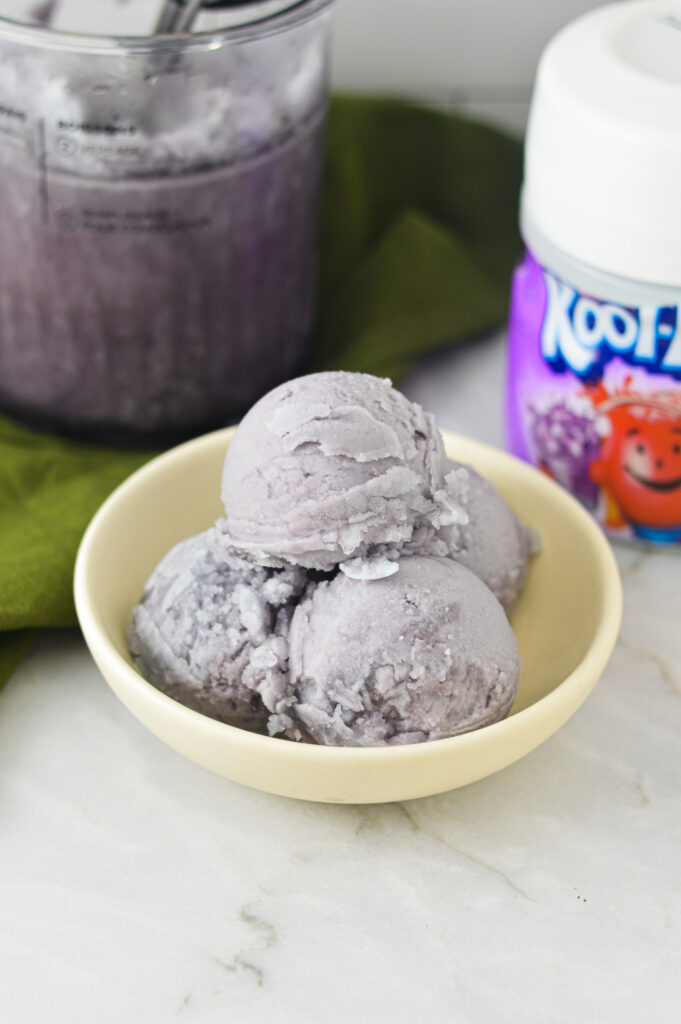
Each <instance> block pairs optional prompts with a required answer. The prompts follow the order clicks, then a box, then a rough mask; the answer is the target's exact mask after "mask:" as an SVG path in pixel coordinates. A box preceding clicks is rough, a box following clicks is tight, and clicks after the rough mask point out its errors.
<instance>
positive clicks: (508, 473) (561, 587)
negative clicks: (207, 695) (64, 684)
mask: <svg viewBox="0 0 681 1024" xmlns="http://www.w3.org/2000/svg"><path fill="white" fill-rule="evenodd" d="M233 433H234V428H230V429H228V430H221V431H217V432H216V433H213V434H208V435H206V436H205V437H200V438H198V439H197V440H195V441H190V442H188V443H187V444H183V445H181V446H180V447H179V448H175V449H173V450H172V451H169V452H167V453H166V454H165V455H161V456H160V457H159V458H156V459H154V460H153V461H152V462H150V463H148V464H147V465H146V466H144V467H143V468H142V469H140V470H138V471H137V472H136V473H134V474H133V475H132V476H131V477H130V478H129V479H128V480H126V481H125V483H123V484H122V485H121V486H120V487H119V488H118V489H117V490H116V491H114V493H113V494H112V495H111V496H110V497H109V498H108V500H107V501H106V502H105V503H104V504H103V505H102V507H101V508H100V509H99V511H98V512H97V514H96V515H95V517H94V519H93V520H92V522H91V523H90V525H89V527H88V529H87V531H86V533H85V536H84V537H83V541H82V543H81V546H80V550H79V552H78V558H77V562H76V572H75V598H76V609H77V612H78V618H79V620H80V624H81V627H82V630H83V634H84V636H85V640H86V642H87V644H88V646H89V648H90V651H91V652H92V656H93V657H94V659H95V661H96V662H97V665H98V666H99V668H100V670H101V672H102V675H103V676H104V678H105V679H106V681H107V682H108V684H109V686H110V687H111V688H112V690H113V691H114V693H116V695H117V696H118V697H119V698H120V699H121V700H122V701H123V703H124V704H125V705H126V706H127V707H128V708H129V710H130V711H131V712H132V713H133V714H134V715H135V717H136V718H138V719H139V720H140V722H142V723H143V724H144V725H145V726H146V727H147V728H148V729H150V730H151V731H152V732H153V733H154V734H155V735H156V736H158V737H159V738H160V739H162V740H163V741H164V742H165V743H167V744H168V745H169V746H171V747H173V748H174V749H175V750H177V751H179V752H180V753H181V754H184V756H185V757H188V758H190V759H191V760H192V761H195V762H196V763H197V764H200V765H203V766H204V767H205V768H208V769H210V770H211V771H213V772H216V773H217V774H219V775H224V776H226V777H227V778H229V779H233V780H234V781H236V782H241V783H243V784H244V785H246V786H252V787H254V788H256V789H262V790H266V791H267V792H270V793H278V794H281V795H284V796H291V797H297V798H298V799H304V800H320V801H327V802H333V803H374V802H382V801H392V800H409V799H412V798H414V797H421V796H428V795H431V794H434V793H441V792H444V791H445V790H448V789H454V788H456V787H457V786H464V785H466V784H467V783H469V782H473V781H475V780H477V779H482V778H484V777H485V776H487V775H490V774H492V772H496V771H498V770H499V769H500V768H504V767H506V765H509V764H511V763H512V762H513V761H517V760H518V759H519V758H521V757H523V756H524V755H525V754H527V753H529V751H531V750H533V749H534V748H535V747H537V746H539V744H540V743H543V741H544V740H546V739H548V737H549V736H551V734H552V733H554V732H555V731H556V730H557V729H558V728H560V726H561V725H563V723H564V722H565V721H566V720H567V719H568V718H569V717H570V716H571V715H572V714H573V713H574V712H575V711H576V709H577V708H578V707H579V706H580V704H581V703H582V702H583V701H584V700H585V698H586V697H587V695H588V694H589V692H590V691H591V689H592V688H593V687H594V686H595V684H596V682H597V680H598V678H599V676H600V675H601V673H602V671H603V668H604V667H605V664H606V662H607V660H608V658H609V656H610V654H611V652H612V649H613V647H614V644H615V640H616V638H617V634H618V631H619V626H620V620H621V609H622V594H621V586H620V579H619V574H618V571H617V566H616V564H615V560H614V558H613V555H612V552H611V550H610V546H609V544H608V542H607V541H606V539H605V537H604V536H603V534H602V533H601V531H600V529H599V527H598V526H596V524H595V523H594V521H593V520H592V519H591V517H590V516H589V515H588V514H587V513H586V512H585V511H584V509H583V508H582V507H581V506H580V505H579V504H578V502H576V501H575V500H574V498H572V497H571V496H570V495H569V494H568V493H567V492H566V491H564V490H563V489H562V488H560V487H558V486H557V485H556V484H554V483H552V482H551V481H550V480H548V479H547V478H546V477H544V476H542V474H541V473H539V472H537V471H536V470H535V469H532V468H531V467H530V466H528V465H526V464H525V463H524V462H521V461H519V460H518V459H515V458H513V457H512V456H510V455H506V454H505V453H503V452H501V451H498V450H496V449H494V448H490V447H488V446H487V445H483V444H480V443H479V442H477V441H471V440H469V439H467V438H464V437H457V436H455V435H452V434H447V433H443V437H444V441H445V447H446V449H447V454H448V455H449V456H450V457H451V458H453V459H456V460H458V461H460V462H466V463H470V464H472V465H473V466H475V468H476V469H477V470H479V472H481V473H482V474H483V475H484V476H486V477H488V478H489V479H490V480H491V481H492V482H493V483H494V484H496V486H497V487H498V488H499V490H500V491H501V492H502V494H503V495H504V496H505V497H506V499H507V501H508V502H509V504H510V505H511V506H512V508H513V509H514V510H515V512H516V513H517V514H518V515H519V516H520V517H521V518H522V519H523V520H524V521H525V522H526V523H529V524H531V525H533V526H536V527H538V528H539V530H540V532H541V534H542V539H543V547H542V551H541V552H540V554H538V555H537V556H536V557H535V558H534V559H533V561H532V563H531V565H530V569H529V572H528V577H527V581H526V584H525V588H524V590H523V593H522V595H521V597H520V600H519V602H518V605H517V607H516V610H515V613H514V615H513V619H512V625H513V629H514V631H515V633H516V636H517V639H518V646H519V648H520V656H521V660H522V664H523V671H522V674H521V679H520V687H519V690H518V695H517V697H516V700H515V703H514V705H513V708H512V709H511V713H510V715H509V716H508V718H506V719H505V720H504V721H503V722H498V723H497V724H495V725H490V726H486V727H485V728H483V729H479V730H478V731H477V732H470V733H466V734H465V735H463V736H456V737H453V738H452V739H446V740H435V741H433V742H432V743H418V744H412V745H408V746H397V747H369V748H366V747H365V748H354V747H353V748H347V747H323V746H313V745H309V744H296V743H292V742H288V741H287V740H283V739H278V738H270V737H267V736H260V735H256V734H254V733H249V732H246V731H245V730H242V729H236V728H234V727H232V726H229V725H225V724H223V723H221V722H216V721H214V720H213V719H212V718H207V717H206V716H205V715H201V714H199V713H198V712H196V711H191V710H190V709H189V708H186V707H184V705H182V704H178V703H177V702H176V701H174V700H172V699H171V698H170V697H167V696H165V694H163V693H161V692H160V691H159V690H157V689H156V688H155V687H153V686H152V685H151V684H150V683H148V682H147V681H146V680H145V679H144V678H143V677H142V676H141V675H140V674H139V673H138V672H137V671H136V669H135V667H134V665H133V663H132V659H131V657H130V654H129V652H128V649H127V646H126V642H125V629H126V626H127V624H128V622H129V621H130V616H131V612H132V608H133V606H134V605H135V604H136V603H137V601H139V599H140V597H141V596H142V592H143V589H144V582H145V580H146V579H147V578H148V576H149V575H150V573H151V572H152V570H153V568H154V567H155V565H156V564H157V563H158V561H159V560H160V559H161V558H162V556H163V555H164V554H165V553H166V552H167V551H168V550H169V548H170V547H172V545H174V544H176V543H177V542H178V541H179V540H182V539H183V538H184V537H188V536H189V535H191V534H194V533H198V532H200V531H201V530H204V529H206V528H207V527H208V526H210V525H211V524H212V523H213V522H214V521H215V519H217V518H218V516H220V515H221V514H223V509H222V506H221V503H220V498H219V492H220V477H221V471H222V463H223V460H224V456H225V452H226V450H227V446H228V444H229V441H230V439H231V437H232V435H233Z"/></svg>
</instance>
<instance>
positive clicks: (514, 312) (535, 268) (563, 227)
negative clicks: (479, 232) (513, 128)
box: [507, 0, 681, 543]
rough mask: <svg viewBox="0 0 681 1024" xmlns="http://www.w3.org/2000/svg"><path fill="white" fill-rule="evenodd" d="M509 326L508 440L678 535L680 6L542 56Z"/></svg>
mask: <svg viewBox="0 0 681 1024" xmlns="http://www.w3.org/2000/svg"><path fill="white" fill-rule="evenodd" d="M521 229H522V233H523V237H524V240H525V243H526V247H527V249H526V254H525V258H524V261H523V262H522V264H521V265H520V266H519V267H518V269H517V270H516V272H515V276H514V280H513V293H512V301H511V317H510V326H509V363H508V391H507V428H508V440H509V445H510V447H511V449H512V451H513V452H515V454H517V455H519V456H521V457H522V458H524V459H527V460H528V461H529V462H532V463H534V464H535V465H536V466H538V467H539V468H540V469H542V470H543V471H544V472H545V473H547V474H548V475H549V476H551V477H553V478H554V479H555V480H557V481H558V482H560V483H561V484H563V485H564V486H565V487H567V488H568V489H569V490H570V491H572V493H573V494H574V495H575V497H577V498H578V499H579V500H580V501H581V502H582V503H583V504H584V505H585V506H586V507H587V508H589V509H590V510H591V511H592V512H593V514H594V515H595V516H596V518H597V519H598V520H599V521H600V522H601V523H602V524H603V526H604V527H605V528H606V529H607V530H608V531H609V532H611V533H612V534H614V535H617V536H622V537H628V538H641V539H645V540H650V541H657V542H659V543H681V322H680V320H681V318H680V317H679V307H680V306H681V2H680V0H643V2H627V3H619V4H613V5H610V6H607V7H602V8H599V9H598V10H596V11H594V12H592V13H590V14H588V15H586V16H585V17H583V18H580V19H579V20H577V21H576V22H574V23H572V24H571V25H569V26H568V27H567V28H565V29H564V30H563V31H561V32H560V33H559V34H558V35H557V36H556V37H555V38H554V39H553V41H552V42H551V43H550V44H549V46H548V47H547V49H546V51H545V52H544V54H543V56H542V59H541V62H540V65H539V70H538V73H537V79H536V83H535V89H534V95H533V99H532V107H531V112H530V122H529V127H528V135H527V142H526V150H525V180H524V186H523V195H522V202H521Z"/></svg>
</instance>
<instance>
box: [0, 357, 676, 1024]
mask: <svg viewBox="0 0 681 1024" xmlns="http://www.w3.org/2000/svg"><path fill="white" fill-rule="evenodd" d="M502 376H503V352H502V341H501V339H492V340H491V341H488V342H484V343H479V344H478V345H475V346H471V347H470V348H469V349H467V350H464V351H461V352H458V353H448V354H446V355H443V356H438V357H433V358H431V359H429V360H427V361H426V362H424V363H423V364H422V365H421V366H420V367H419V369H418V371H417V372H415V373H414V374H413V375H412V376H411V378H410V380H409V381H408V383H407V388H406V390H407V391H408V393H409V395H410V396H411V397H413V398H416V399H418V400H419V401H421V402H422V403H423V404H424V405H426V406H427V407H428V408H430V409H432V410H433V411H434V412H435V413H436V414H437V415H438V418H439V421H440V423H441V425H442V426H444V427H449V428H451V429H453V430H458V431H460V432H462V433H467V434H470V435H473V436H476V437H479V438H481V439H483V440H485V441H489V442H492V443H497V444H499V443H501V440H502V433H501V410H500V408H499V402H500V399H499V396H500V393H501V392H500V388H501V380H502ZM617 557H618V561H619V564H620V567H621V569H622V574H623V579H624V590H625V610H624V625H623V630H622V637H621V640H620V642H619V644H618V647H617V649H616V651H615V654H614V656H613V658H612V660H611V662H610V664H609V666H608V668H607V670H606V672H605V675H604V677H603V679H602V681H601V682H600V684H599V685H598V686H597V688H596V690H595V692H594V693H593V695H592V696H591V697H590V698H589V700H588V701H587V702H586V704H585V705H584V706H583V708H581V709H580V711H579V712H578V713H577V714H576V715H575V717H574V718H573V719H572V720H571V721H570V722H569V723H568V724H567V725H566V726H565V727H564V728H563V729H562V730H561V731H560V732H559V733H558V734H557V735H556V736H555V737H553V738H552V739H551V740H550V741H549V742H547V743H546V744H545V745H544V746H543V747H541V748H540V749H539V750H537V751H535V752H534V753H533V754H531V755H530V756H529V757H526V758H525V759H524V760H522V761H520V762H519V763H518V764H516V765H514V766H512V767H511V768H508V769H506V770H505V771H504V772H501V773H500V774H498V775H496V776H493V777H492V778H489V779H487V780H485V781H483V782H480V783H477V784H475V785H472V786H469V787H468V788H466V789H463V790H458V791H456V792H452V793H449V794H445V795H443V796H438V797H433V798H430V799H427V800H418V801H413V802H410V803H408V804H389V805H383V806H375V807H372V806H368V807H343V806H323V805H315V804H306V803H298V802H295V801H290V800H285V799H281V798H278V797H272V796H268V795H266V794H263V793H258V792H254V791H250V790H247V789H243V788H241V787H240V786H238V785H235V784H232V783H230V782H227V781H225V780H223V779H220V778H217V777H215V776H212V775H210V774H209V773H207V772H206V771H204V770H202V769H201V768H198V767H196V766H195V765H193V764H190V763H189V762H187V761H184V760H183V759H182V758H181V757H180V756H179V755H178V754H175V753H174V752H173V751H172V750H169V749H168V748H166V747H164V746H163V745H162V744H161V743H160V742H159V741H158V740H157V739H155V738H154V737H153V736H152V735H151V734H150V733H148V732H146V731H145V730H144V729H143V728H142V726H141V725H139V723H138V722H137V721H136V720H135V719H134V718H132V716H131V715H130V714H129V713H128V712H127V711H126V710H125V708H124V707H123V706H122V705H120V704H119V703H118V702H117V700H116V698H115V697H114V696H113V694H112V693H111V692H110V691H109V690H108V688H107V687H106V685H105V683H104V682H103V680H102V678H101V677H100V675H99V673H98V672H97V670H96V668H95V667H94V665H93V663H92V661H91V660H90V657H89V655H88V653H87V651H86V649H85V647H84V645H83V643H82V641H81V640H80V639H79V637H78V636H77V635H76V634H75V633H65V634H62V635H57V634H51V635H48V636H46V637H44V638H43V639H41V641H40V642H39V643H38V645H37V646H36V648H35V650H34V651H33V653H32V654H31V655H30V657H29V658H28V659H27V660H26V661H25V663H24V664H23V665H22V666H21V667H20V669H19V670H18V671H17V673H16V674H15V676H14V678H13V679H12V680H11V681H10V683H9V684H8V686H7V687H6V689H5V690H4V691H3V692H2V694H0V765H1V767H0V828H1V833H0V835H1V838H0V908H1V911H0V920H1V922H2V927H1V928H0V1019H1V1020H2V1021H3V1022H5V1021H6V1022H8V1024H44V1022H50V1024H62V1022H63V1024H132V1022H134V1024H140V1022H143V1024H156V1022H159V1024H161V1022H163V1024H165V1022H169V1021H174V1020H175V1019H177V1020H178V1021H182V1022H186V1024H213V1022H215V1024H218V1022H219V1024H224V1022H229V1024H233V1022H234V1024H240V1022H242V1021H248V1022H249V1024H250V1022H253V1024H257V1022H260V1021H263V1022H265V1021H266V1022H273V1021H274V1022H277V1024H279V1022H284V1024H287V1022H289V1021H290V1022H296V1024H297V1022H308V1021H310V1022H314V1024H317V1022H320V1024H327V1022H329V1024H336V1022H344V1024H345V1022H351V1024H357V1022H360V1024H363V1022H372V1024H373V1022H383V1021H390V1022H398V1024H401V1022H405V1024H406V1022H410V1024H411V1022H421V1021H436V1022H440V1021H443V1022H445V1021H446V1022H454V1024H458V1022H465V1024H469V1022H470V1024H486V1022H494V1024H534V1022H537V1024H554V1022H556V1024H557V1022H560V1024H563V1022H565V1024H590V1022H594V1024H611V1022H612V1024H630V1022H631V1024H641V1022H646V1024H648V1022H654V1024H667V1022H669V1024H672V1022H673V1024H677V1022H678V1021H679V1019H681V1017H680V1015H681V1009H680V1007H681V859H680V857H679V850H680V849H681V845H680V844H681V629H680V628H679V611H680V610H681V591H680V589H679V570H680V569H681V560H680V559H679V555H678V553H671V552H665V551H656V552H643V551H641V550H638V549H626V548H619V549H618V550H617Z"/></svg>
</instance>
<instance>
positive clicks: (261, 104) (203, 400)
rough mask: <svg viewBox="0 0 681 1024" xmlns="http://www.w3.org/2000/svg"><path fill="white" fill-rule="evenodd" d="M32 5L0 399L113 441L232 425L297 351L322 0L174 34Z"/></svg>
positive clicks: (322, 52) (15, 158)
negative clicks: (65, 24) (103, 26)
mask: <svg viewBox="0 0 681 1024" xmlns="http://www.w3.org/2000/svg"><path fill="white" fill-rule="evenodd" d="M109 6H111V5H109ZM154 6H155V8H159V9H160V7H161V4H160V2H159V4H157V5H154ZM85 7H87V5H85ZM134 7H135V5H134V4H132V5H125V7H122V6H121V5H118V4H116V5H115V8H116V11H117V12H118V15H117V16H118V18H119V21H117V22H116V23H115V24H116V25H117V26H119V25H120V24H121V19H123V16H124V13H125V12H128V11H131V10H132V9H133V8H134ZM32 8H36V11H37V13H36V12H34V23H33V24H31V23H28V22H22V21H14V20H10V18H9V17H2V16H0V406H1V407H2V408H3V409H4V410H6V411H9V412H11V413H14V414H17V415H20V416H22V417H24V418H27V419H29V420H32V421H34V422H36V423H38V424H42V425H47V426H53V427H55V428H57V429H60V430H64V431H68V432H75V433H78V434H81V435H83V436H91V437H102V438H114V439H119V438H120V439H125V438H127V437H130V438H133V439H140V440H142V441H146V440H149V439H151V438H158V439H166V438H167V439H171V438H173V437H175V436H177V437H179V436H183V435H189V434H192V433H196V432H197V431H199V430H202V429H205V428H208V427H210V426H213V425H218V424H224V423H226V422H228V421H230V420H231V419H234V418H235V417H236V416H237V415H239V414H240V413H242V412H243V411H244V410H245V409H246V408H247V407H248V406H249V405H250V404H251V403H252V402H253V401H254V400H255V399H256V398H257V397H258V396H259V395H261V394H262V393H264V392H265V391H267V390H268V389H269V388H271V387H272V386H274V385H275V384H277V383H278V382H280V381H281V380H284V379H286V378H287V377H289V376H290V375H291V374H292V373H293V372H294V371H295V369H296V368H297V367H298V366H299V365H300V364H301V363H302V361H303V359H304V357H305V354H306V352H307V348H308V344H309V341H310V336H311V331H312V327H313V321H314V316H315V294H316V267H317V228H318V200H319V192H320V179H321V170H322V151H323V135H324V122H325V113H326V104H327V66H328V61H327V53H328V39H329V22H330V0H299V2H297V3H292V2H288V3H287V2H276V0H274V2H264V3H263V2H261V3H253V4H251V5H248V6H240V7H239V8H236V9H235V10H234V11H232V12H231V13H230V12H223V15H224V18H225V21H226V22H227V23H228V25H227V27H219V22H218V21H216V18H217V17H218V14H217V13H215V12H214V13H213V14H212V16H211V19H212V20H211V21H210V25H211V26H213V27H211V28H206V29H204V30H202V31H197V32H195V33H192V34H182V35H175V36H173V35H152V34H150V33H151V32H152V31H153V25H151V26H148V27H147V29H146V32H147V34H143V35H137V36H135V35H132V34H131V35H129V36H122V35H109V36H107V35H103V34H101V35H98V36H95V35H88V34H78V31H77V30H78V25H79V22H78V20H77V19H76V22H75V29H76V30H75V31H59V30H55V28H54V27H50V25H52V26H54V25H55V24H58V12H59V10H60V7H59V6H58V5H56V7H55V6H54V5H53V7H52V8H50V11H47V14H45V12H43V11H42V8H41V9H40V10H38V5H37V4H33V5H32ZM32 8H31V9H32ZM105 9H106V5H103V6H102V11H103V12H104V11H105ZM54 10H56V11H57V15H56V16H55V15H54ZM88 10H89V11H90V13H89V14H88V15H87V18H86V16H85V15H83V18H84V19H85V20H84V24H86V25H87V27H88V29H90V28H91V27H92V25H93V24H94V23H96V18H95V17H94V12H95V8H94V7H93V8H92V10H90V9H89V8H88ZM112 10H113V7H112ZM50 12H52V13H50ZM4 13H5V9H3V8H2V7H1V6H0V15H2V14H4ZM38 14H40V17H38ZM55 17H56V18H57V21H56V22H55ZM50 18H51V19H52V20H51V21H50ZM41 19H42V21H43V22H44V21H47V22H48V24H40V23H39V22H40V21H41ZM104 23H106V22H104ZM197 25H198V26H200V25H201V22H198V23H197Z"/></svg>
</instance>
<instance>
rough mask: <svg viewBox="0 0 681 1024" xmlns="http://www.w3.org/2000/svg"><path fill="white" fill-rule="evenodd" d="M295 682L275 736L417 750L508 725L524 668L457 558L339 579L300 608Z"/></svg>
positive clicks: (294, 636)
mask: <svg viewBox="0 0 681 1024" xmlns="http://www.w3.org/2000/svg"><path fill="white" fill-rule="evenodd" d="M289 647H290V661H289V665H290V682H289V688H288V692H287V694H286V697H285V699H284V700H282V701H280V702H279V704H278V705H276V706H272V705H270V710H272V711H273V716H272V718H271V720H270V731H271V732H273V733H277V732H280V731H286V732H287V734H288V735H289V736H292V737H294V738H295V737H299V736H301V735H302V734H304V733H306V734H308V735H309V736H311V737H312V738H313V739H314V740H315V741H316V742H318V743H324V744H329V745H335V746H380V745H384V744H391V745H392V744H401V743H417V742H422V741H425V740H435V739H441V738H444V737H447V736H455V735H457V734H458V733H463V732H468V731H470V730H472V729H477V728H479V727H481V726H483V725H489V724H490V723H492V722H496V721H498V720H499V719H500V718H503V717H504V716H505V715H506V714H507V713H508V711H509V709H510V707H511V704H512V702H513V698H514V696H515V693H516V689H517V686H518V678H519V673H520V660H519V656H518V649H517V645H516V641H515V637H514V635H513V631H512V630H511V627H510V625H509V623H508V620H507V618H506V616H505V614H504V611H503V609H502V607H501V605H500V604H499V602H498V601H497V600H496V598H495V597H494V595H493V594H492V593H491V591H490V590H489V589H488V588H487V587H486V586H485V584H484V583H483V582H482V581H481V580H480V579H479V578H478V577H477V576H476V575H475V574H474V573H472V572H471V571H470V570H469V569H467V568H466V567H465V566H463V565H460V564H458V563H457V562H454V561H452V560H451V559H446V558H433V557H424V556H418V555H415V556H407V557H404V558H402V559H401V560H400V562H399V570H398V572H397V573H395V574H394V575H392V576H390V577H388V578H385V579H381V580H370V581H360V580H353V579H349V578H348V577H346V576H344V575H343V574H342V573H339V574H338V575H337V576H336V577H335V578H334V579H332V580H331V581H328V582H322V583H320V584H319V585H318V586H317V587H316V588H315V589H314V591H313V592H310V593H308V594H306V595H305V596H304V597H303V599H302V600H301V601H300V603H299V604H298V606H297V608H296V610H295V612H294V614H293V618H292V621H291V629H290V635H289Z"/></svg>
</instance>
